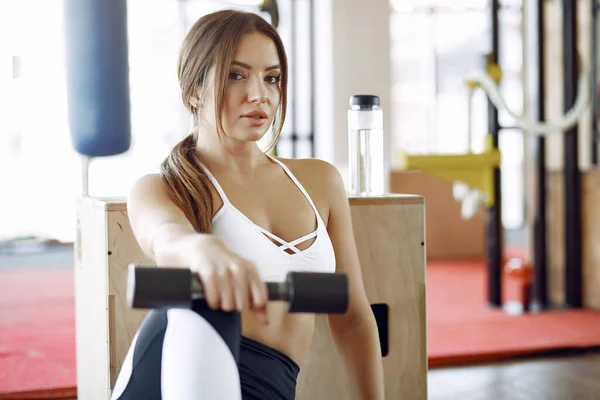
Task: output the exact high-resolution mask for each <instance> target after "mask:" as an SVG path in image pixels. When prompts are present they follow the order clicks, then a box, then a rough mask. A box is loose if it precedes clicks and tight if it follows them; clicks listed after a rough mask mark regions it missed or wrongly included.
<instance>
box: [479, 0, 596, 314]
mask: <svg viewBox="0 0 600 400" xmlns="http://www.w3.org/2000/svg"><path fill="white" fill-rule="evenodd" d="M592 3H593V5H592V35H593V37H592V74H591V75H592V85H593V90H592V93H593V94H592V108H593V112H592V142H591V145H592V146H591V147H592V149H591V156H592V164H594V165H596V164H597V151H598V129H597V107H598V93H597V88H596V81H597V30H598V28H597V13H598V5H597V3H596V2H595V1H592ZM498 9H499V0H492V10H491V17H492V53H491V55H490V61H491V62H493V63H498V38H499V32H498ZM537 12H538V18H537V35H538V54H537V55H538V61H539V74H538V80H537V83H538V110H537V113H538V119H539V120H544V119H545V107H544V98H545V94H546V91H545V88H544V80H545V67H544V56H545V54H544V46H545V37H544V20H545V13H544V0H538V1H537ZM562 15H563V21H562V22H563V26H562V27H563V35H564V39H563V75H564V84H563V85H564V86H563V90H564V110H565V111H568V110H569V109H571V107H572V106H573V104H574V103H575V99H576V96H577V93H576V90H577V82H578V76H579V60H578V55H577V1H576V0H562ZM488 117H489V130H490V133H491V134H492V135H493V137H494V145H495V146H497V138H498V130H499V129H500V127H499V126H498V113H497V111H496V110H495V108H494V107H493V106H492V105H490V106H489V108H488ZM563 140H564V155H563V157H564V158H563V161H564V175H563V179H564V213H565V241H564V245H565V290H566V293H565V295H566V296H565V299H566V301H565V307H567V308H581V307H582V306H583V296H582V240H581V235H582V224H581V219H582V216H581V174H580V170H579V162H578V161H579V149H578V145H579V138H578V127H577V125H575V126H574V127H572V128H570V129H569V130H567V131H566V132H565V133H564V139H563ZM545 145H546V141H545V138H544V137H543V136H539V137H537V138H536V140H535V150H536V156H535V171H536V183H537V190H536V193H535V196H536V203H535V204H536V207H535V208H536V210H535V217H534V263H535V267H534V268H535V272H534V283H533V289H534V290H533V304H532V306H533V307H535V308H537V309H544V308H548V307H549V304H548V303H549V302H548V290H547V281H548V279H547V278H548V274H547V248H546V238H547V236H546V228H547V224H546V222H547V221H546V187H547V186H546V151H545ZM495 179H496V182H495V185H496V191H495V193H496V196H497V200H496V204H495V205H494V206H493V207H491V208H489V209H488V213H487V215H488V227H487V229H488V231H487V241H488V249H487V255H488V303H489V305H490V306H495V307H502V305H503V303H502V296H501V293H502V290H501V289H502V284H501V282H502V269H501V265H500V263H501V261H502V256H501V255H502V244H503V241H502V230H501V229H500V227H501V203H500V198H501V196H500V174H499V172H498V173H497V174H496V175H495ZM527 306H529V305H526V307H527Z"/></svg>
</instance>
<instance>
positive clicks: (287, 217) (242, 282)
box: [112, 10, 383, 400]
mask: <svg viewBox="0 0 600 400" xmlns="http://www.w3.org/2000/svg"><path fill="white" fill-rule="evenodd" d="M178 73H179V81H180V84H181V91H182V99H183V103H184V105H185V106H186V107H187V109H188V110H189V112H190V113H191V115H192V116H193V118H194V129H193V131H192V133H191V134H190V135H189V136H187V137H186V138H185V139H183V140H182V141H181V142H180V143H179V144H177V145H176V146H175V147H174V149H173V150H172V152H171V154H170V155H169V156H168V157H167V158H166V160H165V161H164V162H163V164H162V169H161V173H160V174H157V175H147V176H144V177H142V178H140V179H139V180H138V181H137V182H136V183H135V185H134V186H133V188H132V190H131V192H130V195H129V198H128V213H129V218H130V221H131V225H132V228H133V231H134V234H135V236H136V239H137V241H138V243H139V245H140V246H141V248H142V249H143V250H144V251H145V252H146V253H147V254H148V255H149V256H150V257H152V258H153V259H154V260H155V261H156V263H157V265H159V266H163V267H169V266H176V267H177V266H182V267H189V268H191V269H192V270H194V271H195V272H196V273H197V275H198V277H199V278H200V280H201V281H202V283H203V284H204V287H205V291H206V301H205V302H199V301H194V304H193V307H192V310H175V309H170V310H152V311H151V312H150V313H149V314H148V316H147V317H146V319H145V320H144V322H143V324H142V326H141V327H140V329H139V331H138V332H137V334H136V336H135V338H134V339H133V342H132V344H131V348H130V350H129V353H128V354H127V357H126V359H125V361H124V363H123V366H122V369H121V371H120V373H119V376H118V379H117V382H116V384H115V388H114V390H113V395H112V398H113V399H121V400H124V399H144V400H148V399H176V400H187V399H199V398H202V399H217V398H218V399H239V398H243V399H262V400H264V399H293V398H294V396H295V389H296V378H297V376H298V372H299V368H300V367H299V366H300V365H302V362H303V360H304V358H305V356H306V354H307V352H308V350H309V347H310V343H311V338H312V335H313V330H314V319H315V317H314V315H313V314H290V313H287V312H286V311H285V306H284V305H282V304H276V303H268V302H267V293H266V286H265V282H266V281H282V280H284V279H285V276H286V274H287V273H288V272H289V271H291V270H296V271H320V272H335V271H339V272H344V273H346V274H347V275H348V277H349V281H350V294H351V295H350V301H349V306H348V311H347V312H346V313H345V314H343V315H330V316H329V321H330V326H331V332H332V336H333V338H334V340H335V343H336V346H337V349H338V352H339V354H340V356H341V359H342V360H343V361H344V363H345V365H346V367H347V372H348V374H349V376H350V381H351V382H353V383H354V387H353V388H352V390H351V391H352V392H353V393H354V394H355V395H356V397H357V398H360V399H382V398H383V369H382V361H381V352H380V345H379V339H378V334H377V326H376V323H375V319H374V317H373V313H372V311H371V308H370V306H369V303H368V301H367V298H366V295H365V291H364V288H363V282H362V277H361V271H360V266H359V262H358V256H357V251H356V245H355V243H354V235H353V231H352V225H351V218H350V210H349V205H348V198H347V195H346V190H345V187H344V184H343V182H342V180H341V178H340V175H339V173H338V171H337V170H336V169H335V168H334V167H333V166H331V165H330V164H328V163H326V162H324V161H320V160H316V159H285V160H284V159H279V158H277V157H274V156H271V155H269V154H268V152H267V151H265V150H264V149H261V148H260V146H259V143H260V141H261V140H263V139H269V136H268V135H269V134H270V135H271V137H270V139H271V141H270V146H267V148H270V147H272V146H273V145H274V144H275V142H276V140H277V138H278V137H279V133H280V132H281V127H282V125H283V122H284V120H285V112H286V96H287V91H286V88H287V77H288V65H287V58H286V54H285V50H284V47H283V43H282V41H281V39H280V37H279V35H278V33H277V31H276V30H275V29H274V28H273V27H272V26H271V25H270V24H268V23H267V22H266V21H265V20H264V19H262V18H261V17H260V16H258V15H256V14H252V13H246V12H241V11H233V10H224V11H219V12H216V13H213V14H209V15H206V16H204V17H202V18H201V19H200V20H198V21H197V22H196V23H195V24H194V26H192V28H191V29H190V31H189V33H188V34H187V36H186V38H185V40H184V42H183V46H182V49H181V52H180V57H179V64H178Z"/></svg>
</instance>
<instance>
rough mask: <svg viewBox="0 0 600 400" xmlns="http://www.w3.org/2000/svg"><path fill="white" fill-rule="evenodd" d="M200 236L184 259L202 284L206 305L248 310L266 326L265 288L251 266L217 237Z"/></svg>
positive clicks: (223, 308) (217, 307)
mask: <svg viewBox="0 0 600 400" xmlns="http://www.w3.org/2000/svg"><path fill="white" fill-rule="evenodd" d="M203 236H204V237H202V239H201V240H198V241H194V242H193V243H191V247H189V248H188V249H189V250H188V249H186V250H188V251H187V256H186V257H185V258H186V259H188V260H189V261H188V265H189V268H190V269H191V270H192V271H193V272H195V273H196V275H197V276H198V278H199V279H200V281H201V283H202V286H203V288H204V294H205V299H206V302H207V304H208V306H209V307H210V308H211V309H213V310H216V309H221V310H223V311H235V310H237V311H243V310H248V309H251V310H253V311H254V312H255V314H256V316H257V317H258V318H259V320H260V321H261V322H263V323H265V324H266V323H268V320H267V311H266V310H267V302H268V294H267V285H266V284H265V282H263V281H262V280H261V278H260V274H259V273H258V269H257V268H256V266H255V265H254V263H252V262H250V261H248V260H246V259H243V258H242V257H239V256H238V255H236V254H234V253H233V252H232V251H231V250H229V248H227V246H226V245H225V243H224V242H223V241H222V240H220V239H219V238H218V237H216V236H213V235H203Z"/></svg>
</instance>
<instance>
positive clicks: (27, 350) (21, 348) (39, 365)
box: [0, 267, 77, 400]
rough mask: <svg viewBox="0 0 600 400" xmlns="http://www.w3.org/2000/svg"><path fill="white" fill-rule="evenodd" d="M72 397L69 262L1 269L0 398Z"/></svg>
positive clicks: (73, 349)
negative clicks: (63, 265)
mask: <svg viewBox="0 0 600 400" xmlns="http://www.w3.org/2000/svg"><path fill="white" fill-rule="evenodd" d="M75 397H77V393H76V390H75V328H74V304H73V270H72V268H68V267H67V268H53V269H48V268H44V269H41V268H25V269H21V270H16V269H10V270H7V269H2V270H0V399H3V400H5V399H11V400H12V399H15V400H16V399H39V400H42V399H65V398H67V399H68V398H75Z"/></svg>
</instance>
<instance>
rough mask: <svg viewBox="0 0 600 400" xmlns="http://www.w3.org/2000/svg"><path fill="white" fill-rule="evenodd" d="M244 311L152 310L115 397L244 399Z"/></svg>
mask: <svg viewBox="0 0 600 400" xmlns="http://www.w3.org/2000/svg"><path fill="white" fill-rule="evenodd" d="M239 340H240V319H239V314H238V313H224V312H221V311H212V310H210V309H208V308H205V307H203V306H202V305H198V304H195V310H194V311H192V310H184V309H170V310H152V311H150V313H149V314H148V317H146V319H145V320H144V322H143V324H142V326H141V327H140V329H139V331H138V332H137V333H136V335H135V337H134V340H133V341H132V344H131V347H130V349H129V352H128V354H127V356H126V358H125V360H124V362H123V365H122V367H121V371H120V372H119V376H118V378H117V382H116V383H115V387H114V389H113V394H112V399H113V400H130V399H141V398H143V399H148V400H153V399H156V400H172V399H177V400H187V399H194V400H196V399H221V398H222V399H240V398H241V394H240V379H239V372H238V367H237V358H238V354H239Z"/></svg>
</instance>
